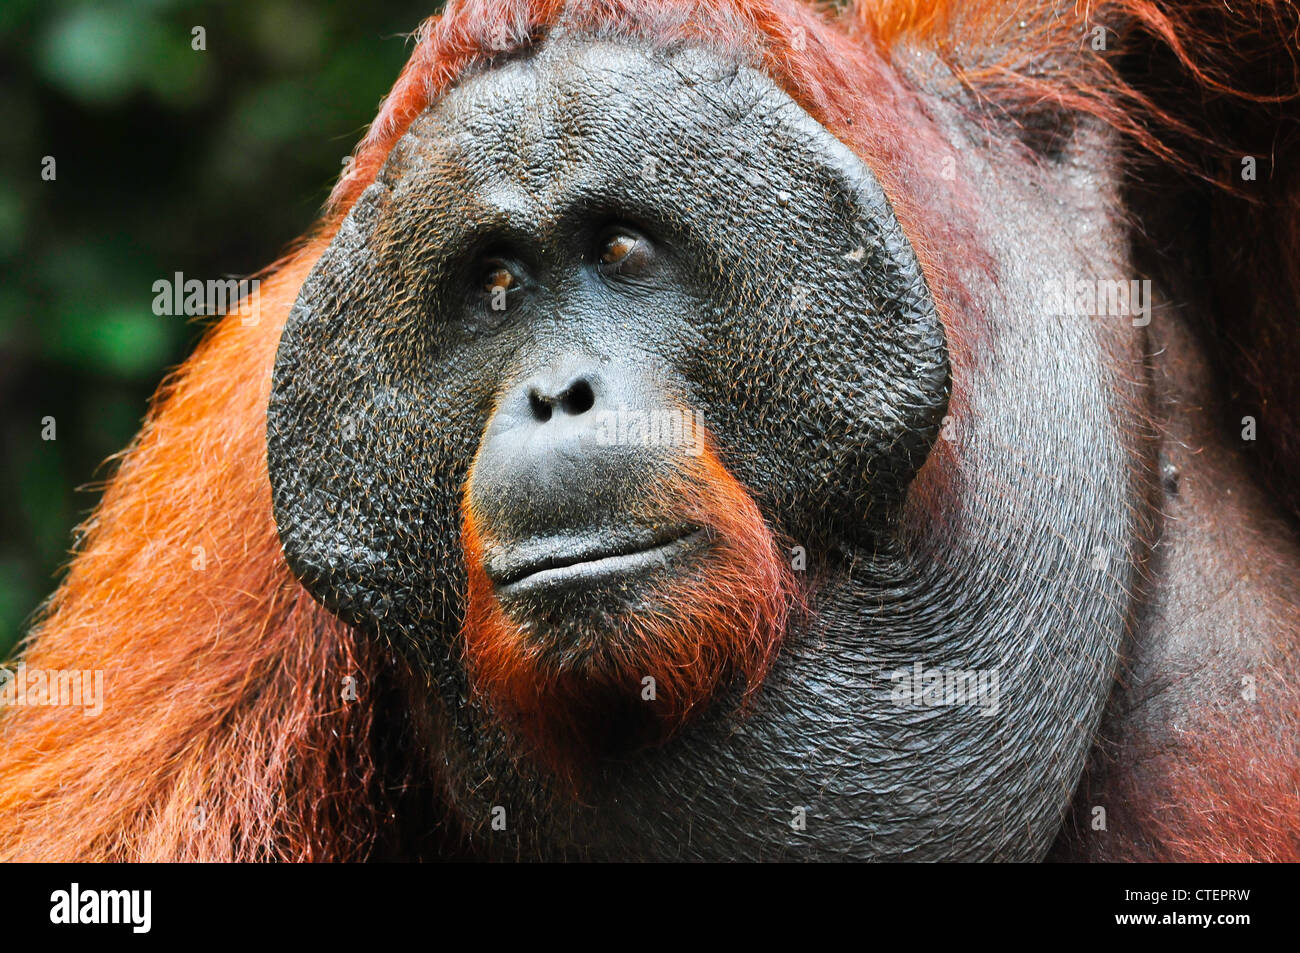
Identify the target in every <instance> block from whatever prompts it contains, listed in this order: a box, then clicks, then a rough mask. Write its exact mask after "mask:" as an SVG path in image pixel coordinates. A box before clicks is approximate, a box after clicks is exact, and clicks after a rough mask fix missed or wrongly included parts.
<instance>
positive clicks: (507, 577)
mask: <svg viewBox="0 0 1300 953" xmlns="http://www.w3.org/2000/svg"><path fill="white" fill-rule="evenodd" d="M703 535H704V532H703V530H701V529H698V528H697V527H694V526H674V527H669V528H666V529H663V530H660V531H658V532H647V531H632V532H628V533H624V534H622V535H616V536H615V538H613V539H611V538H610V537H609V536H608V531H606V532H604V533H602V534H601V535H600V536H599V537H595V536H593V537H590V538H584V537H558V538H557V537H547V538H545V539H540V540H530V541H529V542H527V543H524V544H521V545H519V546H516V547H512V548H511V549H510V550H508V551H504V552H497V553H490V554H489V555H488V556H487V558H486V559H485V561H484V562H485V568H486V570H487V575H488V578H489V579H490V580H492V583H493V584H494V585H495V586H496V587H497V589H498V590H499V591H502V592H509V593H517V592H523V591H526V590H531V589H534V588H541V587H548V586H556V585H575V584H584V583H588V582H590V583H596V582H600V581H603V580H605V579H607V578H609V577H612V576H618V575H626V574H632V573H637V572H644V571H645V570H648V569H653V568H655V567H657V566H662V565H664V564H666V563H667V562H668V561H669V560H670V559H672V558H673V557H674V556H677V555H679V554H680V553H682V552H684V551H686V550H688V549H690V548H691V547H692V546H694V545H695V544H696V543H697V542H698V541H699V540H700V538H702V536H703Z"/></svg>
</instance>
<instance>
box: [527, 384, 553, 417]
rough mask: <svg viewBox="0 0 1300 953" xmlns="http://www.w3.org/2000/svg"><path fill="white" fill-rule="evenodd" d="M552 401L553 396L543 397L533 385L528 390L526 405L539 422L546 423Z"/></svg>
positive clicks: (549, 415)
mask: <svg viewBox="0 0 1300 953" xmlns="http://www.w3.org/2000/svg"><path fill="white" fill-rule="evenodd" d="M553 402H554V400H553V398H550V397H543V396H542V395H541V393H540V392H538V390H537V388H535V387H534V388H532V389H530V390H529V391H528V406H529V408H530V409H531V410H532V412H533V417H534V418H536V420H537V421H538V422H539V423H546V422H547V421H548V420H550V419H551V404H552V403H553Z"/></svg>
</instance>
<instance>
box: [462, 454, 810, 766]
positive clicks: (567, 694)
mask: <svg viewBox="0 0 1300 953" xmlns="http://www.w3.org/2000/svg"><path fill="white" fill-rule="evenodd" d="M653 495H654V496H655V498H656V499H655V507H656V508H657V509H658V510H659V511H660V512H664V513H671V514H673V516H674V518H675V519H676V520H679V521H680V522H683V523H686V524H688V525H690V526H692V527H697V528H698V532H697V533H696V534H695V535H693V536H692V538H693V539H697V543H696V544H695V545H693V546H691V547H690V548H689V551H688V552H686V553H684V554H682V555H681V556H680V557H679V558H676V559H674V560H672V562H671V564H668V565H665V566H664V567H663V571H662V572H660V573H658V574H657V575H656V576H655V578H654V579H653V580H651V581H648V582H647V583H646V584H645V585H644V586H643V587H640V589H639V590H638V591H634V592H632V593H628V592H619V593H616V594H615V595H614V597H613V598H611V599H610V600H608V602H607V603H606V604H604V605H603V606H601V607H599V608H597V607H594V606H593V605H591V604H583V605H582V606H581V607H580V609H578V610H577V611H575V608H576V607H575V606H574V605H573V604H571V603H566V602H560V603H558V604H556V605H554V606H551V607H547V606H544V605H541V606H539V605H536V604H532V605H528V606H526V607H524V608H522V609H521V608H519V607H517V606H510V607H507V606H503V604H502V600H501V599H500V598H499V597H498V593H497V592H496V591H495V590H494V587H493V585H492V582H491V580H490V579H489V577H488V573H487V571H486V569H485V568H484V558H483V554H484V550H485V545H486V544H487V542H488V541H487V540H485V538H484V534H483V533H482V532H481V531H480V528H479V526H478V525H477V521H476V520H475V519H474V516H473V513H472V510H471V508H470V507H469V505H468V504H466V505H465V506H464V507H463V514H464V522H463V543H464V551H465V554H466V560H467V569H468V577H469V578H468V596H467V606H466V613H465V624H464V629H463V636H464V643H463V644H464V650H465V657H466V667H467V670H468V671H469V674H470V677H471V679H472V682H473V685H474V688H475V695H476V698H477V700H478V701H479V702H480V703H481V704H484V705H485V706H486V707H487V708H489V709H490V710H491V711H492V713H493V714H494V715H495V716H496V717H497V718H498V719H499V720H500V721H501V722H502V723H503V724H504V725H505V726H507V728H508V729H509V730H510V731H511V733H512V734H513V735H514V736H515V737H516V738H518V739H519V740H521V741H522V742H523V747H524V753H525V754H526V755H527V756H529V757H531V758H533V759H534V760H536V761H537V762H539V763H541V764H543V765H544V766H546V767H549V768H550V769H551V770H552V771H553V772H554V773H556V774H557V775H559V776H561V777H562V778H565V779H568V780H569V781H571V782H573V783H575V784H577V783H580V778H581V777H582V775H583V774H584V773H585V772H586V770H587V769H588V768H589V767H590V766H591V765H592V764H593V763H594V762H595V761H597V760H598V759H600V758H602V757H609V756H614V755H618V754H620V753H627V752H630V751H634V750H636V749H638V748H643V747H647V746H654V745H659V744H663V743H664V742H665V741H667V740H668V739H669V738H670V737H671V736H672V735H673V734H674V733H675V732H676V731H677V730H678V729H679V728H681V727H682V725H684V724H685V723H686V722H687V721H688V720H689V719H691V718H692V717H693V716H695V715H698V714H699V713H700V712H701V711H702V710H703V709H705V708H706V707H707V705H708V703H709V702H710V701H711V700H713V699H714V698H715V696H716V695H717V694H718V693H719V691H720V690H721V689H723V688H724V687H726V686H729V685H732V684H734V683H737V682H738V683H739V685H740V689H741V692H740V696H739V697H740V701H741V708H742V709H743V708H744V707H746V706H747V705H748V703H749V701H750V699H751V698H752V696H753V695H754V693H755V692H756V691H757V689H758V688H759V686H760V685H761V684H762V682H763V679H764V678H765V676H766V675H767V672H768V670H769V669H770V667H771V665H772V663H773V661H774V659H775V658H776V655H777V652H778V650H779V648H780V645H781V641H782V638H783V637H784V635H785V632H786V628H787V625H788V624H789V622H790V619H791V615H792V613H793V612H795V611H796V610H798V609H799V608H800V607H801V606H802V604H803V601H802V596H801V594H800V591H799V589H798V587H797V586H796V584H795V581H794V574H793V573H792V571H791V569H790V567H789V565H788V564H787V562H786V560H785V559H784V558H783V554H782V550H781V549H780V547H779V546H778V543H777V540H776V538H775V536H774V534H773V533H772V531H771V530H770V529H769V528H768V526H767V524H766V522H765V521H764V520H763V517H762V515H761V514H760V512H759V509H758V506H757V505H756V504H755V503H754V500H753V499H752V498H751V496H750V495H749V493H748V492H747V491H746V490H745V488H744V487H743V486H742V485H741V484H740V483H739V482H738V481H737V480H736V479H735V478H734V477H733V476H732V475H731V474H730V473H729V472H728V471H727V469H726V468H725V467H724V466H723V465H722V464H721V462H720V461H719V460H718V459H717V456H716V454H715V453H714V452H713V451H712V450H711V449H705V450H704V451H703V452H702V453H700V454H699V455H698V456H694V457H689V458H683V459H682V460H680V461H679V462H678V463H677V464H676V466H675V467H674V476H673V477H672V478H670V479H668V480H665V481H663V483H662V484H661V485H660V486H659V488H658V489H657V491H656V492H655V493H654V494H653ZM575 615H576V616H577V618H575Z"/></svg>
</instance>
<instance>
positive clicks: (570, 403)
mask: <svg viewBox="0 0 1300 953" xmlns="http://www.w3.org/2000/svg"><path fill="white" fill-rule="evenodd" d="M595 403H596V394H595V392H593V391H592V389H591V384H590V383H589V382H588V381H587V379H586V378H585V377H584V378H579V379H578V380H576V381H574V382H573V383H572V384H570V385H569V386H568V388H567V389H566V390H565V391H564V393H563V394H561V395H560V407H561V408H563V410H564V412H565V413H566V414H569V415H570V416H573V417H576V416H578V415H579V414H585V413H586V412H587V411H589V410H591V408H592V406H593V405H594V404H595Z"/></svg>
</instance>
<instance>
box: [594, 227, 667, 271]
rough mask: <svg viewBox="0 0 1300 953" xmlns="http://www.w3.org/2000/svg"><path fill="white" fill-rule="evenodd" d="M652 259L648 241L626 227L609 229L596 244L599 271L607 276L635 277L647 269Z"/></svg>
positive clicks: (651, 250)
mask: <svg viewBox="0 0 1300 953" xmlns="http://www.w3.org/2000/svg"><path fill="white" fill-rule="evenodd" d="M654 258H655V249H654V245H653V244H652V243H651V242H650V239H648V238H646V237H645V236H644V235H642V234H641V233H640V232H638V231H636V230H634V229H631V228H629V227H627V226H626V225H619V226H615V227H614V228H611V229H610V230H609V231H607V232H605V234H604V235H603V236H602V238H601V239H600V241H599V242H598V243H597V260H598V261H599V263H600V270H601V271H602V272H604V273H605V274H607V275H619V276H622V277H635V276H637V275H640V274H642V273H643V272H644V271H645V270H646V269H647V268H649V267H650V265H651V264H652V263H653V262H654Z"/></svg>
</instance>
